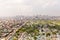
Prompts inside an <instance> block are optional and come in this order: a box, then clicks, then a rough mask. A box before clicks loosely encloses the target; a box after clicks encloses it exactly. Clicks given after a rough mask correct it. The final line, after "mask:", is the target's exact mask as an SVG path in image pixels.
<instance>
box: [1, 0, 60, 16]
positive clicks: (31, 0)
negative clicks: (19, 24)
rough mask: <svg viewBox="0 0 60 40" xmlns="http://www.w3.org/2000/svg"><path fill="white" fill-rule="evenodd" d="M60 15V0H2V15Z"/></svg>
mask: <svg viewBox="0 0 60 40" xmlns="http://www.w3.org/2000/svg"><path fill="white" fill-rule="evenodd" d="M37 14H41V15H53V16H54V15H55V16H60V0H0V16H15V15H37Z"/></svg>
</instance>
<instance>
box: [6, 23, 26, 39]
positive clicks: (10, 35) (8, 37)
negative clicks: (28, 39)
mask: <svg viewBox="0 0 60 40" xmlns="http://www.w3.org/2000/svg"><path fill="white" fill-rule="evenodd" d="M26 23H27V22H25V23H23V24H22V25H20V26H19V27H18V28H16V29H15V30H14V31H13V32H12V33H10V34H9V35H8V36H7V37H6V38H5V40H10V38H11V37H12V36H14V34H15V33H16V31H18V29H20V28H21V27H22V26H23V25H25V24H26Z"/></svg>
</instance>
